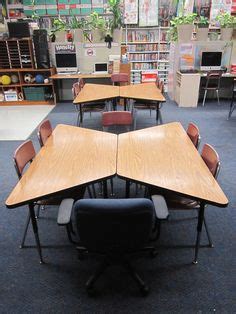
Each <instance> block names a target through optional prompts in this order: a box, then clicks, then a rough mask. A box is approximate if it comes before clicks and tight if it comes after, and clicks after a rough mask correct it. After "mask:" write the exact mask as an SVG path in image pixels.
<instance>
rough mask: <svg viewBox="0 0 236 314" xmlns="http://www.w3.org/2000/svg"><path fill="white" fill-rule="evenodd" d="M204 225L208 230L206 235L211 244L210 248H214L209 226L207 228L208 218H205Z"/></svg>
mask: <svg viewBox="0 0 236 314" xmlns="http://www.w3.org/2000/svg"><path fill="white" fill-rule="evenodd" d="M203 223H204V226H205V229H206V234H207V238H208V242H209V247H214V245H213V243H212V240H211V236H210V232H209V230H208V226H207V222H206V217H204V218H203Z"/></svg>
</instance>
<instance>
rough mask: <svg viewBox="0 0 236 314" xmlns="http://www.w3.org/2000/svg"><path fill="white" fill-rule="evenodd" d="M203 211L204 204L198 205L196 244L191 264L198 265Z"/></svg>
mask: <svg viewBox="0 0 236 314" xmlns="http://www.w3.org/2000/svg"><path fill="white" fill-rule="evenodd" d="M204 210H205V203H204V202H201V203H200V209H199V211H198V223H197V239H196V244H195V256H194V260H193V264H197V263H198V260H197V258H198V250H199V246H200V242H201V233H202V224H203V220H204Z"/></svg>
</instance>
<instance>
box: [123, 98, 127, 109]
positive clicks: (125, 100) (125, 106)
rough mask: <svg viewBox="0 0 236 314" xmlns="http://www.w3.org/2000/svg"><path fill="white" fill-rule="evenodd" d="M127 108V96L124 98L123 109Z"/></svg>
mask: <svg viewBox="0 0 236 314" xmlns="http://www.w3.org/2000/svg"><path fill="white" fill-rule="evenodd" d="M126 110H127V98H124V111H126Z"/></svg>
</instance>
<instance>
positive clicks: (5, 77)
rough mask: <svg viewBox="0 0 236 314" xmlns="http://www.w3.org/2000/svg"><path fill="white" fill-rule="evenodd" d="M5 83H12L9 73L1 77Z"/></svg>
mask: <svg viewBox="0 0 236 314" xmlns="http://www.w3.org/2000/svg"><path fill="white" fill-rule="evenodd" d="M1 81H2V84H3V85H10V84H11V78H10V76H9V75H3V76H2V78H1Z"/></svg>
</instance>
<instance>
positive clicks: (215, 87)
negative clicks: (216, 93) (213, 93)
mask: <svg viewBox="0 0 236 314" xmlns="http://www.w3.org/2000/svg"><path fill="white" fill-rule="evenodd" d="M202 89H204V90H215V89H219V87H218V86H217V85H214V86H213V85H212V86H208V87H203V88H202Z"/></svg>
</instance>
